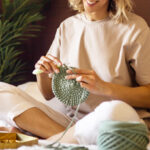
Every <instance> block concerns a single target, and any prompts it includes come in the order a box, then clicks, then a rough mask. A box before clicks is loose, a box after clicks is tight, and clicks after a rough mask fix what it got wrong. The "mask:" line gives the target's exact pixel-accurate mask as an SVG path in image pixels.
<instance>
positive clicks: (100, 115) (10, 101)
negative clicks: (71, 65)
mask: <svg viewBox="0 0 150 150" xmlns="http://www.w3.org/2000/svg"><path fill="white" fill-rule="evenodd" d="M54 101H57V104H55V103H54V104H53V105H52V103H53V100H51V102H52V103H51V105H50V106H49V107H48V106H47V105H45V104H43V103H41V102H39V101H37V100H35V99H34V98H33V97H31V96H29V95H28V94H26V93H25V92H23V91H22V90H20V89H19V88H17V87H15V86H12V85H9V84H6V83H3V82H0V120H4V121H5V122H7V123H8V124H9V125H10V126H15V127H17V125H16V123H15V122H14V118H15V117H16V116H18V115H20V114H21V113H23V112H24V111H26V110H28V109H30V108H32V107H37V108H39V109H40V110H42V111H43V112H45V113H46V114H47V115H48V116H49V117H50V118H51V119H53V120H55V121H56V122H58V123H59V124H61V125H63V126H64V127H66V126H67V125H68V123H69V122H70V118H68V117H67V116H66V115H65V108H64V106H63V105H62V104H61V103H60V102H59V101H58V100H56V99H54ZM54 105H55V109H53V107H51V106H54ZM56 106H57V110H56ZM102 120H122V121H140V118H139V117H138V115H137V113H136V112H135V110H134V109H133V108H132V107H131V106H129V105H128V104H126V103H124V102H121V101H109V102H103V103H101V104H100V105H99V106H98V107H97V108H96V109H95V110H94V111H93V112H91V113H90V114H88V115H87V116H85V117H84V118H83V119H81V120H80V121H78V122H77V124H76V125H75V137H76V138H77V140H78V142H79V143H80V144H95V143H96V139H97V133H98V128H99V122H100V121H102Z"/></svg>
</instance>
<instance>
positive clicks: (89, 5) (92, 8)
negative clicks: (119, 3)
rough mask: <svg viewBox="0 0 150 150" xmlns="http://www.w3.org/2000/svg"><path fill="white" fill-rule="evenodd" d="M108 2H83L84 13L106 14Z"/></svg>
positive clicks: (101, 0)
mask: <svg viewBox="0 0 150 150" xmlns="http://www.w3.org/2000/svg"><path fill="white" fill-rule="evenodd" d="M108 4H109V0H83V6H84V10H85V13H88V14H90V13H94V12H95V13H103V12H107V9H108Z"/></svg>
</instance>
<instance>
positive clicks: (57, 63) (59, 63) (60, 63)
mask: <svg viewBox="0 0 150 150" xmlns="http://www.w3.org/2000/svg"><path fill="white" fill-rule="evenodd" d="M47 57H48V58H49V59H50V60H52V61H53V62H54V63H55V64H56V65H57V66H61V65H62V62H61V61H60V60H59V59H58V58H57V57H54V56H52V55H51V54H48V55H47Z"/></svg>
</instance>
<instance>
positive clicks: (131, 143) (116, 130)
mask: <svg viewBox="0 0 150 150" xmlns="http://www.w3.org/2000/svg"><path fill="white" fill-rule="evenodd" d="M148 143H149V138H148V129H147V127H146V125H144V124H142V123H138V122H122V121H103V122H101V123H100V130H99V135H98V139H97V145H98V149H99V150H146V146H147V144H148Z"/></svg>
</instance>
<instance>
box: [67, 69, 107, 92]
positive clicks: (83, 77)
mask: <svg viewBox="0 0 150 150" xmlns="http://www.w3.org/2000/svg"><path fill="white" fill-rule="evenodd" d="M67 74H68V75H67V76H66V79H76V81H77V82H79V83H80V85H81V87H83V88H85V89H87V90H88V91H89V92H91V93H93V94H96V95H103V94H104V93H103V92H104V87H105V82H104V81H103V80H101V79H100V77H98V75H97V74H96V72H95V71H93V70H84V69H73V71H72V70H67Z"/></svg>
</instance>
